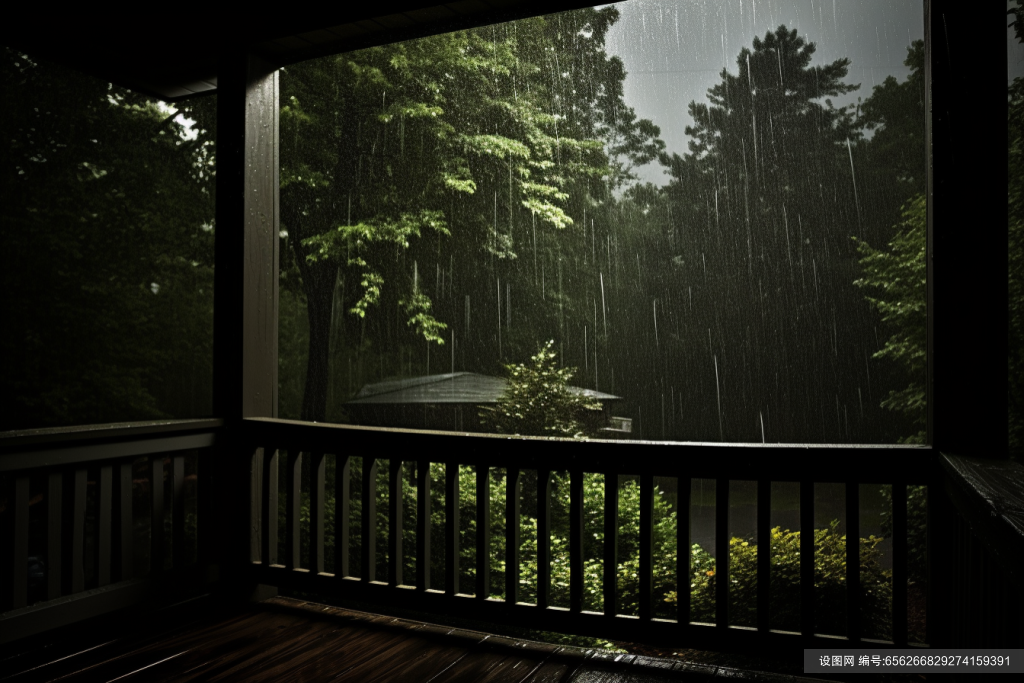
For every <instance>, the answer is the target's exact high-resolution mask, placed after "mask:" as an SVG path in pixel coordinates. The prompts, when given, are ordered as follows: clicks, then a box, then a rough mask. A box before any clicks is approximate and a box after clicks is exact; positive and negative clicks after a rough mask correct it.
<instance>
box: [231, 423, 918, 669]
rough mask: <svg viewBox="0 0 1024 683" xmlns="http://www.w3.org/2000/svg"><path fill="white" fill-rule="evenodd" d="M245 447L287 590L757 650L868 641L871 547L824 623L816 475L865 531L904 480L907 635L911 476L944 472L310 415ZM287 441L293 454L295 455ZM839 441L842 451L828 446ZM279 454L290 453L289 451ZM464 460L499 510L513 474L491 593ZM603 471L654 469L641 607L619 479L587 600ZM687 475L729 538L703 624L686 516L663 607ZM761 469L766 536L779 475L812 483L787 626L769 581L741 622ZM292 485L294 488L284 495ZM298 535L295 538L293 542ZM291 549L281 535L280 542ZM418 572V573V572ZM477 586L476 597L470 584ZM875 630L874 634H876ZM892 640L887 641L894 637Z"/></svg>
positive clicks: (874, 452) (901, 452)
mask: <svg viewBox="0 0 1024 683" xmlns="http://www.w3.org/2000/svg"><path fill="white" fill-rule="evenodd" d="M245 432H246V436H245V443H246V446H245V449H246V451H245V452H246V453H248V454H252V455H253V456H255V457H256V459H257V461H258V462H259V463H260V469H261V470H262V482H263V484H262V486H261V487H260V492H259V494H257V497H258V499H259V502H258V504H254V506H253V507H254V509H257V508H258V509H259V511H260V512H259V516H258V518H254V519H253V524H252V528H253V530H254V533H255V534H256V536H257V539H258V540H254V542H253V548H254V552H253V557H252V560H253V562H252V571H253V572H254V580H256V581H258V582H259V583H263V584H269V585H273V586H278V587H282V588H288V589H294V590H303V591H307V592H309V593H316V594H322V595H337V596H343V597H347V598H349V599H353V600H359V601H361V602H363V603H369V604H376V605H380V606H381V607H388V606H390V607H403V608H407V609H413V610H420V611H423V612H427V613H441V614H448V615H457V616H460V617H464V618H468V619H475V620H477V621H482V622H492V623H501V624H514V625H517V626H522V627H528V628H533V629H540V630H550V631H560V632H565V633H574V634H579V635H589V636H596V637H601V638H606V639H611V640H622V641H642V642H648V643H662V644H665V645H672V646H677V647H679V646H684V644H685V647H697V648H700V647H704V648H708V649H744V650H750V649H758V650H769V649H773V648H778V647H780V646H781V647H790V648H793V647H823V646H835V645H836V644H837V640H838V641H845V642H848V643H850V644H855V643H858V642H863V639H862V635H861V634H862V633H863V629H862V624H861V610H860V604H859V600H860V594H861V593H860V590H859V586H860V568H861V561H860V555H859V553H860V547H859V543H847V544H846V560H847V561H846V585H847V600H846V605H845V607H846V636H844V637H839V636H834V635H822V634H817V633H815V632H814V623H815V621H814V620H815V615H814V612H813V609H814V603H815V596H814V578H813V577H814V570H815V565H814V542H813V538H814V534H812V533H810V530H811V529H812V528H813V526H814V485H815V484H816V483H824V482H834V483H836V482H838V483H841V484H843V485H844V487H845V496H846V502H845V506H846V532H847V535H848V536H849V537H850V538H859V537H860V529H859V519H860V485H861V484H867V483H870V484H892V491H893V508H894V511H895V513H894V515H893V556H894V560H893V579H892V585H893V599H892V604H893V612H892V627H893V640H892V641H891V642H890V643H889V645H891V646H894V647H899V646H904V647H905V646H907V609H906V605H907V593H906V591H907V562H906V557H907V542H906V540H907V515H906V510H907V498H906V496H907V486H908V485H927V484H930V483H931V477H932V473H933V467H932V463H933V460H934V459H933V453H932V451H931V450H930V449H928V448H924V447H908V446H894V447H834V448H827V449H824V450H821V449H815V450H811V447H801V446H761V445H760V444H759V445H757V446H750V447H745V446H736V445H733V446H730V447H722V446H718V445H701V444H639V443H624V442H594V441H590V442H573V441H565V440H557V441H556V440H538V439H522V438H503V437H497V436H483V435H456V434H449V433H424V432H412V431H402V430H382V429H374V428H360V427H346V426H338V425H321V424H303V423H297V422H288V421H282V420H269V419H259V420H247V421H246V430H245ZM285 453H286V455H285ZM823 453H826V454H827V455H828V456H829V457H827V458H823V457H822V454H823ZM304 457H305V458H309V459H310V461H311V462H310V463H309V465H308V472H309V484H308V489H306V490H305V492H306V494H307V495H308V500H309V501H310V502H309V512H308V514H309V525H310V526H309V529H310V531H309V539H310V540H309V556H308V558H307V557H303V556H302V554H301V552H300V543H299V539H300V534H301V531H302V530H301V524H302V522H301V516H302V510H301V507H300V505H301V503H300V501H301V499H302V494H303V485H302V476H301V474H302V471H303V469H302V464H301V461H302V458H304ZM353 457H359V458H361V459H362V467H363V471H364V472H365V473H368V474H367V475H365V476H363V477H362V492H361V517H362V524H361V526H362V528H361V536H362V539H361V543H360V547H361V566H360V567H359V571H358V577H355V576H352V575H350V572H351V571H352V570H353V569H354V568H353V567H350V566H349V557H348V548H349V526H350V524H349V522H350V520H349V519H348V517H349V510H350V502H351V495H352V493H353V492H352V491H351V490H350V488H351V481H350V477H349V467H350V463H351V459H352V458H353ZM329 458H333V459H334V462H335V471H336V472H337V473H338V474H337V475H336V477H335V487H336V490H335V491H334V492H333V493H334V498H335V507H334V511H333V514H334V515H335V519H334V520H333V522H334V525H335V532H336V533H335V539H337V540H336V543H337V546H336V547H335V548H334V556H335V558H336V560H335V566H334V571H335V573H327V572H325V571H324V568H325V565H324V557H325V554H326V551H327V550H328V548H327V547H326V546H325V534H324V526H325V521H326V520H325V515H327V514H329V511H328V510H326V509H325V504H324V501H325V499H326V497H327V496H326V493H327V492H326V491H325V482H326V478H325V462H326V461H327V459H329ZM279 459H281V460H280V463H279V462H278V461H279ZM385 460H387V461H390V467H389V472H390V475H391V476H390V480H389V496H388V505H389V510H388V513H387V516H388V519H389V524H388V529H389V532H388V533H389V537H388V542H387V547H388V568H389V569H388V572H387V581H386V582H384V581H378V580H377V576H376V575H375V567H376V560H375V556H374V553H375V549H376V543H375V533H376V529H375V528H374V526H373V525H372V524H370V520H375V519H377V510H376V506H377V504H378V501H377V496H376V491H375V483H374V481H375V479H376V474H377V468H378V464H379V463H380V462H382V461H385ZM403 462H411V463H415V464H416V472H417V477H416V505H417V507H418V513H419V514H417V515H416V520H417V521H416V525H417V527H416V534H415V537H416V548H415V550H414V555H415V566H416V576H415V577H405V576H403V575H402V560H401V558H402V556H403V552H404V551H403V548H402V535H403V534H402V518H403V514H402V505H403V500H402V495H401V486H402V483H401V479H400V478H401V475H400V472H401V466H402V463H403ZM430 463H444V464H445V465H446V468H445V470H446V474H445V479H444V493H445V506H446V515H445V533H444V538H440V539H437V538H432V537H431V535H430V522H429V511H430V509H431V505H430V501H431V482H430V478H429V477H428V476H427V472H428V470H429V464H430ZM281 466H283V467H284V471H285V475H284V476H285V479H286V481H285V482H284V484H285V485H284V487H283V488H282V487H280V486H279V484H280V482H278V480H277V476H278V471H279V468H280V467H281ZM456 466H470V467H473V468H475V472H476V477H475V483H476V488H475V491H476V514H477V519H478V520H481V519H490V514H491V510H490V505H491V503H490V482H489V472H490V470H491V469H492V468H503V469H505V471H506V477H505V486H506V490H507V495H506V505H505V510H504V517H505V530H506V541H505V548H506V556H505V558H503V559H504V565H505V586H504V594H505V596H506V598H505V599H500V598H495V597H492V596H491V595H490V592H491V591H490V578H489V576H488V572H489V567H490V565H491V556H490V541H489V538H488V534H489V529H488V525H486V524H477V533H476V548H475V556H476V566H477V568H478V569H477V571H476V576H475V586H471V587H470V586H462V585H460V583H459V567H458V562H459V557H460V553H461V549H460V547H459V543H460V535H459V528H458V524H459V519H458V517H459V516H458V514H456V510H457V509H458V502H457V501H458V495H459V488H458V481H457V476H458V475H457V471H458V468H457V467H456ZM527 470H533V471H536V481H537V500H538V505H537V529H538V531H537V533H538V548H537V564H538V577H537V589H536V602H535V603H533V604H526V603H524V602H521V601H520V583H519V580H518V578H519V575H520V565H521V556H520V532H521V530H520V527H521V525H520V514H521V512H520V508H519V504H518V501H519V500H520V496H519V493H520V492H521V487H522V478H521V473H522V472H524V471H527ZM559 471H560V472H567V473H568V477H569V481H570V485H569V486H570V512H569V529H570V538H569V564H570V586H569V601H568V603H569V604H568V606H567V607H556V606H553V605H552V604H551V600H550V595H551V573H550V569H549V567H550V563H551V560H552V554H551V549H550V541H551V492H550V481H551V476H552V473H553V472H559ZM584 473H598V474H603V475H605V477H606V481H609V480H610V478H612V477H615V478H616V481H617V478H618V477H619V476H622V475H626V476H629V475H634V476H638V477H639V481H640V538H639V576H638V581H639V586H640V589H639V600H638V603H639V604H638V607H639V609H638V615H635V616H628V615H623V614H621V613H619V611H618V610H617V609H616V607H615V606H616V571H617V567H618V563H619V561H620V560H622V559H625V558H617V557H616V544H615V543H614V539H615V537H616V533H617V531H618V527H619V520H618V517H617V514H618V509H619V506H618V500H617V496H618V487H617V486H607V487H606V488H605V511H604V515H605V517H604V532H605V538H607V539H613V542H609V543H605V544H604V551H603V552H604V558H603V559H604V565H603V566H604V569H603V571H604V576H603V594H604V600H603V605H604V611H603V612H600V613H598V612H592V611H587V610H586V609H584V606H583V588H584V586H583V578H582V576H583V566H584V558H583V534H584V529H583V526H584V525H583V502H582V497H583V476H584ZM655 477H672V478H676V479H677V481H678V482H679V486H678V498H679V502H678V506H677V510H680V511H684V512H685V511H688V510H689V508H690V500H689V496H690V486H689V483H690V481H691V479H697V478H702V479H713V480H715V482H716V487H715V488H716V508H715V520H716V524H715V540H716V543H715V545H716V547H717V548H718V553H717V573H718V576H717V577H716V579H717V581H716V586H715V590H716V594H715V601H716V609H715V612H716V616H715V620H714V621H715V623H714V624H713V625H709V624H698V623H693V622H692V621H691V616H692V615H691V613H690V610H689V607H690V604H689V603H690V601H689V591H688V590H687V587H688V586H689V585H690V576H689V573H690V547H691V544H690V537H689V533H690V527H689V524H686V523H679V524H677V533H678V539H677V548H678V549H679V550H680V552H679V555H678V558H677V564H676V577H675V578H676V583H677V585H678V586H681V587H682V588H683V590H681V591H679V599H678V600H677V611H676V613H675V614H674V615H673V617H674V618H659V616H658V615H657V614H656V613H655V610H654V609H653V605H652V578H653V576H652V569H653V559H652V528H653V523H654V520H653V510H654V495H653V494H654V478H655ZM737 480H747V481H751V480H752V481H756V482H757V503H756V505H757V521H756V536H757V538H758V539H759V541H760V542H761V543H763V544H764V545H763V547H764V548H765V549H767V548H768V543H767V539H769V538H770V526H769V522H770V512H771V497H770V492H771V484H772V482H787V481H788V482H798V483H799V486H800V528H801V529H802V530H804V531H805V533H802V534H801V542H800V560H801V561H800V576H801V587H800V604H801V611H800V629H799V632H796V633H793V632H782V631H777V630H772V629H771V628H770V627H769V623H770V622H769V613H768V612H769V591H768V590H763V589H760V590H758V593H757V625H756V627H738V626H733V625H730V621H729V615H728V604H729V602H728V601H729V594H728V590H729V585H730V582H729V557H728V556H729V552H728V548H729V534H728V514H729V488H730V487H729V483H730V481H737ZM279 490H283V491H284V492H285V498H286V500H285V501H281V500H278V495H279ZM282 503H283V504H284V516H285V520H284V531H285V538H284V539H278V527H279V522H280V520H279V519H278V514H279V508H280V507H281V505H282ZM281 540H283V541H284V543H283V545H281V544H280V543H279V541H281ZM438 542H440V543H442V544H443V545H444V558H445V567H444V577H445V578H444V585H443V586H436V587H435V586H432V585H431V584H430V577H429V558H430V555H431V553H430V548H431V545H432V544H434V543H438ZM279 547H280V548H281V549H280V550H279ZM770 581H771V565H770V556H769V553H768V552H761V553H758V556H757V585H758V587H765V588H767V587H768V586H769V585H770ZM407 584H408V585H407ZM470 592H472V593H473V595H468V593H470ZM875 642H876V641H872V644H875ZM879 644H881V643H879Z"/></svg>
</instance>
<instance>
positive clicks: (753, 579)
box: [666, 520, 892, 638]
mask: <svg viewBox="0 0 1024 683" xmlns="http://www.w3.org/2000/svg"><path fill="white" fill-rule="evenodd" d="M838 527H839V522H838V520H833V521H832V522H831V523H830V524H829V526H828V528H825V529H815V530H814V588H815V591H814V597H815V606H814V614H815V620H816V621H815V631H816V632H818V633H829V634H842V633H844V632H845V628H846V623H845V622H846V536H844V535H840V534H839V531H838ZM881 541H882V539H881V538H876V537H875V536H871V537H869V538H862V539H860V572H861V574H860V579H861V597H860V600H861V603H860V604H861V614H862V619H863V622H862V623H863V625H864V631H865V634H867V635H869V636H870V637H876V638H888V637H890V634H891V623H890V616H889V615H890V613H891V604H892V574H891V572H889V571H885V570H883V569H882V568H881V564H880V562H879V560H880V558H881V550H879V549H878V548H877V546H878V543H879V542H881ZM770 547H771V565H772V575H771V581H772V585H771V597H770V599H769V610H770V613H771V625H772V628H776V629H781V630H786V631H798V630H799V629H800V532H799V531H790V530H789V529H786V530H783V529H782V528H781V527H775V528H774V529H772V530H771V543H770ZM729 565H730V572H729V573H730V576H729V582H730V590H729V622H730V624H733V625H737V626H755V625H756V623H757V590H758V586H757V545H756V544H753V543H751V542H750V541H747V540H744V539H741V538H732V539H731V540H730V541H729ZM690 576H691V580H690V591H691V597H690V619H691V621H696V622H704V623H711V622H714V621H715V587H716V582H717V579H718V572H717V570H716V564H715V558H714V557H712V556H711V555H710V554H709V553H708V552H707V551H706V550H704V549H703V548H701V547H700V546H699V545H694V546H693V547H692V548H691V559H690ZM677 599H678V596H677V595H676V593H675V592H670V593H669V594H668V597H667V598H666V601H667V602H670V603H672V604H673V605H675V604H676V601H677Z"/></svg>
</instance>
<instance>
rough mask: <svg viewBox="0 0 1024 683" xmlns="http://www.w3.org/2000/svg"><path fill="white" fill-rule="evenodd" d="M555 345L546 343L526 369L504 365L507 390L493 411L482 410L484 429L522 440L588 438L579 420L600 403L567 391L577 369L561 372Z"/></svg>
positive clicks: (563, 369) (481, 418)
mask: <svg viewBox="0 0 1024 683" xmlns="http://www.w3.org/2000/svg"><path fill="white" fill-rule="evenodd" d="M554 344H555V342H554V341H553V340H552V341H548V342H546V343H545V344H544V345H543V346H542V347H541V348H540V349H539V350H538V351H537V353H536V354H535V355H533V356H532V357H531V358H530V363H529V365H526V364H523V363H520V364H518V365H506V366H505V368H506V370H507V371H508V386H507V387H506V388H505V391H504V392H503V393H502V395H501V397H500V398H499V399H498V403H497V405H495V406H494V407H483V408H481V412H480V420H481V422H482V423H483V425H484V427H485V428H487V429H489V430H492V431H494V432H497V433H499V434H521V435H524V436H563V437H574V438H583V437H586V436H588V434H587V426H586V424H585V421H584V420H582V419H581V418H582V417H583V415H585V411H588V410H600V409H601V403H600V401H598V400H596V399H594V398H590V397H588V396H586V395H584V394H581V393H575V392H573V391H571V390H570V389H569V380H571V379H572V377H573V375H574V374H575V372H576V368H560V367H558V364H557V362H556V360H555V356H556V355H557V354H556V353H555V352H554V350H553V348H552V347H553V346H554Z"/></svg>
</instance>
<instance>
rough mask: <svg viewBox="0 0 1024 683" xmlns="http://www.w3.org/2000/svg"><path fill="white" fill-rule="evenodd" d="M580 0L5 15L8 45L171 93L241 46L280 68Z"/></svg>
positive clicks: (212, 78) (201, 86)
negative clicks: (220, 10) (270, 9)
mask: <svg viewBox="0 0 1024 683" xmlns="http://www.w3.org/2000/svg"><path fill="white" fill-rule="evenodd" d="M590 4H593V2H587V1H586V0H555V1H553V2H546V3H541V2H537V0H458V1H456V2H449V3H438V2H436V0H427V1H426V2H424V1H422V0H420V1H419V2H417V1H416V0H382V1H381V2H376V3H370V4H367V5H358V4H355V5H353V4H348V3H330V4H325V5H320V6H317V7H316V8H315V9H309V8H308V7H305V6H298V7H296V6H292V8H289V7H288V6H287V5H277V6H276V7H275V9H274V11H268V10H265V9H263V8H261V9H259V10H254V9H252V8H249V9H247V10H246V11H245V12H218V13H207V14H205V15H202V16H200V15H199V12H198V11H197V8H192V7H190V6H187V5H185V6H179V7H171V6H167V5H154V4H146V5H142V6H136V7H133V8H132V10H131V13H130V14H127V15H126V13H125V12H124V10H123V9H121V8H120V7H118V9H117V10H115V9H113V8H112V7H111V8H108V9H106V11H104V10H97V9H96V7H95V6H93V5H89V6H87V7H85V6H80V5H79V6H77V7H76V8H66V9H65V8H61V10H59V11H58V10H55V8H54V7H53V6H52V5H47V4H40V5H35V6H32V5H29V6H26V7H25V8H23V10H22V11H21V12H20V13H19V15H18V16H17V18H14V17H11V18H10V19H9V20H8V21H6V22H4V26H3V28H2V29H0V31H2V35H3V41H4V44H5V45H8V46H11V47H15V48H17V49H21V50H24V51H25V52H28V53H30V54H33V55H35V56H38V57H42V58H46V59H52V60H54V61H57V62H60V63H63V64H66V65H68V66H71V67H73V68H76V69H79V70H80V71H84V72H86V73H91V74H92V75H94V76H98V77H100V78H103V79H105V80H109V81H111V82H113V83H116V84H118V85H121V86H124V87H128V88H132V89H134V90H138V91H140V92H144V93H146V94H149V95H153V96H156V97H159V98H161V99H164V100H168V101H174V100H181V99H185V98H188V97H192V96H194V95H197V94H204V93H209V92H213V91H215V90H216V88H217V70H218V69H217V63H218V57H219V55H220V54H222V53H223V52H225V51H229V52H232V53H236V54H237V52H238V51H239V50H248V51H249V52H251V53H253V54H256V55H258V56H261V57H263V58H265V59H267V60H268V61H270V62H271V63H273V64H276V65H278V66H285V65H287V64H292V63H295V62H298V61H302V60H305V59H309V58H312V57H317V56H321V55H325V54H332V53H337V52H343V51H346V50H352V49H358V48H361V47H368V46H371V45H379V44H382V43H386V42H392V41H395V40H403V39H408V38H413V37H417V36H422V35H430V34H433V33H440V32H443V31H446V30H454V29H458V28H466V27H470V26H479V25H484V24H489V23H494V22H498V21H505V20H509V19H513V18H517V17H523V16H529V15H531V14H538V13H542V12H554V11H560V10H567V9H572V8H575V7H584V6H587V5H590Z"/></svg>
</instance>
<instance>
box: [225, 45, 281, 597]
mask: <svg viewBox="0 0 1024 683" xmlns="http://www.w3.org/2000/svg"><path fill="white" fill-rule="evenodd" d="M217 92H218V95H217V98H218V102H217V211H216V225H215V228H214V230H215V235H214V250H215V258H216V264H217V267H216V271H215V273H214V349H213V356H214V396H213V404H214V414H216V415H219V416H223V417H224V420H225V432H226V434H225V439H224V440H223V442H222V443H223V446H221V447H218V450H217V453H216V458H215V460H216V463H215V465H214V469H215V472H214V483H213V485H212V489H213V490H212V491H209V493H210V494H211V495H213V496H214V500H213V501H212V503H213V506H214V508H215V511H216V512H215V514H216V519H215V520H214V523H215V524H216V525H217V529H216V534H217V540H218V544H217V548H218V552H219V557H218V561H219V565H220V577H221V578H222V579H227V584H229V585H230V584H232V583H234V582H236V581H237V580H238V578H239V577H238V574H239V573H240V572H243V571H244V570H245V568H246V566H247V565H248V563H249V561H250V560H251V559H252V558H254V557H256V556H258V554H259V547H260V528H259V526H260V524H259V520H260V519H261V516H260V514H259V501H260V498H261V495H260V494H261V491H260V487H259V475H260V472H261V471H262V467H261V465H262V462H261V461H262V457H263V455H262V453H261V452H260V453H258V454H257V455H256V457H255V458H254V457H253V453H254V445H253V444H252V443H250V442H248V441H247V440H246V439H244V438H243V434H242V433H241V431H240V428H241V420H242V418H245V417H277V304H278V239H279V237H278V235H279V230H280V228H279V211H278V168H279V163H278V161H279V159H278V111H279V108H278V75H277V72H276V69H275V67H274V66H273V65H271V64H269V63H267V62H265V61H264V60H262V59H260V58H258V57H255V56H252V55H248V54H245V52H244V51H242V50H227V49H226V50H225V52H224V54H223V55H222V57H221V61H220V64H219V68H218V78H217ZM249 588H251V586H250V587H249Z"/></svg>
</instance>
